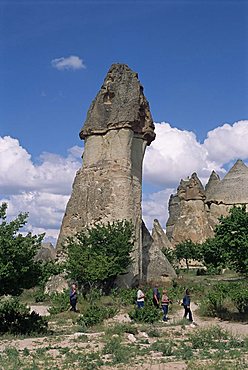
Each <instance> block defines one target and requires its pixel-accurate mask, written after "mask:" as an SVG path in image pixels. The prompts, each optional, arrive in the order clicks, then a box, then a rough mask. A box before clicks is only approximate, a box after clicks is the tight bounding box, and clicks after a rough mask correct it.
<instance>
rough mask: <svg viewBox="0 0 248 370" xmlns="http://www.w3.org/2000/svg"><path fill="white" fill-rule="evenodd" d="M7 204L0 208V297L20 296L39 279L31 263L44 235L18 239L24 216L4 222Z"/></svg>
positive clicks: (38, 272) (37, 269)
mask: <svg viewBox="0 0 248 370" xmlns="http://www.w3.org/2000/svg"><path fill="white" fill-rule="evenodd" d="M6 212H7V204H6V203H3V204H2V205H1V206H0V222H1V223H0V295H3V294H12V295H17V294H20V293H21V291H22V290H23V289H24V288H31V287H32V286H34V285H35V284H36V282H37V281H38V278H39V276H40V264H39V263H38V262H35V261H34V256H35V254H36V252H37V249H38V248H39V247H40V245H41V241H42V239H43V237H44V235H38V236H36V235H32V234H31V233H27V234H26V235H22V234H21V233H19V230H20V229H21V228H22V227H23V226H24V225H25V224H26V222H27V217H28V215H27V213H20V214H19V215H18V216H17V218H16V219H14V220H13V221H10V222H7V220H6V217H7V215H6Z"/></svg>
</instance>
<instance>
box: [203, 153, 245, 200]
mask: <svg viewBox="0 0 248 370" xmlns="http://www.w3.org/2000/svg"><path fill="white" fill-rule="evenodd" d="M207 201H215V202H217V203H224V204H245V203H248V167H247V166H246V165H245V164H244V162H243V161H242V160H240V159H238V160H237V162H236V163H235V164H234V165H233V167H232V168H231V169H230V171H229V172H228V173H227V174H226V176H225V177H224V178H223V179H222V180H221V181H220V182H219V183H218V184H217V185H216V186H215V187H214V188H212V189H211V190H210V191H208V193H207Z"/></svg>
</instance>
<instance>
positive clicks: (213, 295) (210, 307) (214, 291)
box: [200, 283, 229, 317]
mask: <svg viewBox="0 0 248 370" xmlns="http://www.w3.org/2000/svg"><path fill="white" fill-rule="evenodd" d="M228 291H229V288H228V286H227V284H223V283H219V284H216V285H215V286H214V287H212V288H211V290H209V291H208V292H207V293H206V294H205V296H204V298H203V299H202V300H201V302H200V311H201V314H202V315H205V316H212V317H214V316H218V314H220V313H221V312H224V311H226V309H225V307H224V300H225V298H226V297H227V296H228Z"/></svg>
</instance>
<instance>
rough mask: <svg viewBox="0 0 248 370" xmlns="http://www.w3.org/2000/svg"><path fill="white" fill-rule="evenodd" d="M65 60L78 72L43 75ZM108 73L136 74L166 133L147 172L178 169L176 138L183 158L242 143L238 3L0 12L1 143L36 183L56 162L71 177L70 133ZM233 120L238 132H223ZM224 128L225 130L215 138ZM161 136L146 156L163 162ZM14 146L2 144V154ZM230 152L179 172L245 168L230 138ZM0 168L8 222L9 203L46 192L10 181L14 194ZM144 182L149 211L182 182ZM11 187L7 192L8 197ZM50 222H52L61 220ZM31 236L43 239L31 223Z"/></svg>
mask: <svg viewBox="0 0 248 370" xmlns="http://www.w3.org/2000/svg"><path fill="white" fill-rule="evenodd" d="M70 56H76V57H78V60H80V61H81V66H82V67H85V68H78V69H75V68H69V69H63V68H62V69H58V68H56V66H54V64H52V61H54V60H56V59H59V58H65V59H66V58H69V57H70ZM113 62H120V63H126V64H128V65H129V66H130V67H131V68H132V69H133V70H135V71H137V72H138V74H139V78H140V80H141V83H142V84H143V86H144V88H145V95H146V97H147V98H148V100H149V103H150V107H151V111H152V115H153V118H154V121H155V122H158V123H159V122H167V123H170V128H169V130H170V133H173V135H174V136H173V135H172V136H173V137H174V138H175V146H174V147H173V145H172V147H171V148H170V153H169V154H168V151H167V152H166V153H167V154H166V153H165V152H164V154H162V157H163V158H165V157H166V156H167V157H166V160H165V162H164V167H160V168H159V169H158V173H159V171H163V172H165V173H166V170H167V167H166V165H167V163H168V161H169V159H171V158H172V159H173V158H174V157H173V153H174V154H175V158H179V157H177V155H178V152H180V150H181V149H180V148H182V146H180V148H178V146H177V144H176V143H178V140H179V138H181V139H180V140H181V141H180V143H182V142H183V143H184V144H185V145H183V148H184V149H185V150H186V147H187V145H189V146H190V150H191V149H192V146H194V145H196V147H197V148H198V146H199V145H202V144H203V143H204V140H206V138H207V135H208V133H209V132H214V134H213V135H212V137H213V136H214V137H215V139H216V138H217V137H218V138H219V141H218V140H217V139H216V141H215V144H216V145H219V143H220V140H222V141H221V142H222V144H223V142H226V136H225V134H223V132H225V133H226V132H229V134H230V131H231V132H236V134H234V135H231V136H230V135H229V136H228V137H229V139H228V140H229V141H230V140H232V138H231V137H233V138H234V137H236V136H237V137H238V138H240V137H241V136H242V137H243V139H244V138H246V137H248V136H246V135H247V124H248V122H247V121H246V120H247V118H248V2H247V1H238V0H236V1H228V0H227V1H211V0H208V1H201V0H195V1H187V0H185V1H177V0H174V1H166V0H165V1H145V0H143V1H117V0H116V1H104V0H103V1H94V0H92V1H39V0H38V1H28V0H27V1H21V0H20V1H11V0H8V1H0V67H1V68H0V69H1V72H0V73H1V81H2V83H1V86H0V99H1V107H0V136H1V137H2V138H4V137H6V136H10V137H11V138H12V139H17V140H18V144H16V146H15V145H14V146H15V148H16V150H19V149H20V148H23V150H24V151H26V153H28V155H30V156H31V158H29V159H28V158H27V157H28V155H26V154H25V153H24V152H23V151H21V149H20V152H22V154H23V153H24V154H25V155H24V154H23V155H24V157H25V158H26V159H25V160H26V161H28V160H29V161H31V162H30V163H31V164H32V166H34V167H32V168H33V170H34V169H36V170H37V168H38V169H39V176H40V169H41V167H40V166H42V165H43V167H46V166H48V163H49V165H51V164H52V163H53V164H54V163H56V166H58V163H60V164H61V163H62V162H63V161H64V162H63V166H64V167H63V168H65V166H68V168H69V167H70V166H71V167H70V169H71V174H70V176H71V177H72V178H73V177H74V175H72V173H73V174H74V173H75V168H76V167H77V166H78V165H80V155H79V153H80V150H79V148H78V147H83V142H81V141H80V140H79V137H78V133H79V131H80V128H81V126H82V124H83V122H84V119H85V117H86V113H87V110H88V108H89V105H90V103H91V101H92V99H93V98H94V97H95V95H96V93H97V91H98V90H99V88H100V86H101V84H102V81H103V79H104V77H105V75H106V73H107V70H108V68H109V67H110V65H111V64H112V63H113ZM238 121H242V122H243V123H242V124H241V125H238V126H235V127H234V123H235V122H238ZM224 124H229V126H225V127H226V129H222V130H219V131H214V130H216V129H218V128H220V127H223V125H224ZM162 127H163V128H164V130H165V131H166V130H167V129H168V127H167V126H165V125H164V126H162ZM166 127H167V128H166ZM237 127H238V128H237ZM240 127H241V128H240ZM173 130H174V131H173ZM163 132H164V131H163ZM166 132H167V131H166ZM188 132H193V133H194V134H195V135H196V137H195V139H192V137H191V139H190V140H191V141H190V140H189V141H187V140H185V137H186V136H187V138H189V135H188ZM220 132H221V133H222V134H221V135H220V136H218V135H219V133H220ZM186 134H187V135H186ZM185 135H186V136H185ZM235 135H236V136H235ZM162 137H164V136H163V135H162V134H161V136H160V141H159V140H158V144H157V145H158V146H157V148H156V149H157V151H160V150H161V151H162V152H163V150H164V149H163V148H164V147H165V146H166V138H165V139H164V140H165V141H162ZM220 137H221V139H220ZM158 139H159V138H158ZM192 140H193V142H194V144H192ZM233 140H234V139H233ZM210 141H211V140H210ZM243 141H244V140H243ZM13 143H14V142H13V141H8V142H7V141H6V140H5V141H2V148H3V147H4V148H5V153H9V152H8V150H10V148H11V147H12V148H13ZM173 143H174V142H173ZM187 143H188V144H187ZM190 143H191V144H190ZM229 144H230V142H229ZM234 144H235V143H232V142H231V145H234ZM154 145H155V144H154ZM234 146H235V145H234ZM236 146H237V148H236V149H235V148H234V149H233V152H232V155H229V156H227V157H225V155H224V157H225V160H224V159H223V160H220V156H221V155H222V157H223V153H225V148H224V149H223V151H222V152H221V153H218V155H215V154H214V153H212V154H211V156H210V157H211V158H210V157H208V164H207V165H206V163H205V162H206V158H205V157H204V158H205V159H204V158H202V157H201V155H200V156H198V154H195V156H196V157H198V159H199V158H202V161H203V162H204V160H205V162H204V164H203V165H202V166H201V165H200V163H198V162H197V164H196V161H195V160H191V159H192V158H191V157H190V158H191V159H189V162H190V166H189V167H187V166H186V169H187V170H188V171H191V170H192V172H193V171H194V169H196V170H198V171H199V169H200V170H201V169H202V168H203V167H204V169H205V170H204V171H202V173H201V174H200V175H201V176H202V178H204V177H207V175H208V174H209V171H210V167H211V166H212V167H213V166H216V167H217V169H219V170H220V172H221V171H223V173H224V170H225V168H227V167H228V165H230V163H233V161H235V160H236V159H237V157H241V158H242V159H244V160H247V158H248V153H247V151H246V148H245V144H242V143H239V139H237V140H236ZM243 146H244V147H243ZM247 146H248V145H247ZM73 147H74V149H72V150H71V149H70V148H73ZM209 147H211V146H210V145H207V143H206V145H205V146H204V150H205V151H207V153H209ZM18 148H19V149H18ZM173 148H175V149H173ZM177 148H178V152H177V153H176V150H177ZM202 148H203V147H202ZM202 148H201V149H202ZM0 149H1V147H0ZM149 149H150V148H149ZM68 150H71V151H69V152H68ZM3 152H4V151H3V149H2V153H3ZM12 152H13V150H12ZM44 152H45V153H46V154H44ZM196 152H197V151H196ZM210 152H211V150H210ZM51 153H53V155H52V154H51ZM68 153H69V154H68ZM72 153H73V155H72ZM160 154H161V153H160ZM207 155H208V154H207ZM150 156H151V150H150V152H148V154H147V158H148V159H147V164H146V166H145V168H146V167H147V168H148V167H149V166H148V164H149V158H150ZM4 158H5V159H4V160H5V162H4V163H5V164H4V168H5V169H6V171H7V172H8V174H7V175H6V176H5V178H4V180H2V187H1V182H0V194H2V199H7V200H8V199H9V200H10V211H11V212H12V213H14V212H15V211H17V206H14V203H13V196H17V195H18V194H19V196H20V193H21V192H22V194H23V193H25V192H29V194H30V192H31V193H32V192H35V194H37V192H38V191H39V192H41V193H45V192H47V191H48V190H47V189H48V187H47V183H46V184H45V188H46V190H44V189H42V186H41V184H42V181H40V182H39V187H38V188H39V189H38V188H35V185H34V184H35V182H34V181H33V185H32V186H31V185H30V186H29V187H28V186H27V187H25V186H24V187H23V188H22V186H21V179H20V178H19V179H16V183H15V177H14V176H12V178H11V180H9V182H8V181H7V180H6V178H7V177H8V176H9V172H10V171H15V165H16V163H15V160H14V159H13V162H12V164H11V166H9V167H8V166H7V165H6V160H7V159H6V158H7V156H6V155H5V157H4ZM22 158H23V157H22ZM179 161H180V159H179ZM65 162H66V165H65ZM0 163H1V161H0ZM20 163H24V162H20ZM25 163H26V162H25ZM30 163H29V165H31V164H30ZM175 163H178V162H177V161H175ZM175 165H176V164H175ZM20 166H21V165H20V164H19V168H20ZM194 166H195V167H196V168H195V167H194ZM24 167H25V166H24ZM182 167H184V168H185V164H183V165H182ZM25 168H26V169H27V168H28V166H26V167H25ZM178 168H181V167H180V165H179V166H178ZM29 171H30V169H29ZM68 171H69V170H68ZM2 172H3V171H2ZM146 173H148V175H147V176H146V175H145V183H144V193H145V194H146V196H147V197H148V198H149V197H150V198H149V199H150V200H151V199H153V198H151V197H154V196H155V197H156V194H158V192H161V191H166V189H167V193H168V194H169V192H170V191H171V190H172V189H174V188H175V186H176V184H177V183H178V181H179V180H180V178H181V176H184V175H185V173H184V172H183V171H182V172H180V171H179V170H178V171H175V174H174V178H173V179H171V180H170V181H167V180H166V179H165V180H164V182H159V181H157V180H156V176H157V178H159V174H158V173H156V174H154V173H152V174H150V177H149V170H146ZM190 174H191V173H189V175H190ZM26 176H27V175H26ZM35 176H38V175H37V174H36V175H34V177H35ZM70 176H69V177H70ZM10 177H11V176H10ZM71 177H70V180H68V183H66V185H65V186H67V187H68V188H66V189H67V190H65V189H64V190H62V186H61V189H60V188H56V189H55V185H54V188H53V190H52V192H53V194H57V195H59V194H60V195H63V196H64V195H66V194H67V196H68V193H69V191H70V185H69V183H70V184H71V181H72V179H71ZM44 178H46V176H45V175H44ZM153 180H154V181H153ZM44 181H47V180H46V179H45V180H44ZM49 181H50V180H49ZM3 182H4V184H3ZM51 182H52V180H51ZM7 188H8V190H6V189H7ZM12 188H13V189H15V190H14V191H13V192H12V193H11V191H10V190H9V189H12ZM49 189H50V190H51V186H50V188H49ZM68 189H69V190H68ZM167 193H166V194H167ZM166 196H167V197H168V195H166ZM11 197H12V198H11ZM11 201H12V207H11ZM23 202H24V201H23ZM23 202H22V203H21V205H22V206H25V205H26V203H25V202H24V203H23ZM64 202H65V201H64ZM19 206H20V205H19ZM62 208H63V207H62ZM155 208H156V207H155ZM144 209H145V207H144ZM24 210H25V209H24ZM30 212H31V213H32V210H31V208H30ZM59 212H60V213H61V214H62V213H63V209H60V211H59ZM154 213H156V211H155V212H154ZM31 217H32V215H31ZM149 220H150V219H149ZM54 222H55V221H54ZM147 222H148V223H149V222H150V221H147ZM55 223H56V222H55ZM58 223H59V222H58V221H57V226H56V227H57V228H58ZM39 225H40V228H42V221H40V223H39ZM53 227H55V226H53ZM37 228H38V226H37Z"/></svg>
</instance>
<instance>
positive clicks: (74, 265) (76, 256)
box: [64, 220, 134, 291]
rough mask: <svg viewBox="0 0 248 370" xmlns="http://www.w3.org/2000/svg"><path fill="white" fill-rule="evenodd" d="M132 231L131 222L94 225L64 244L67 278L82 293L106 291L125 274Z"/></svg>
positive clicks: (130, 248) (130, 260)
mask: <svg viewBox="0 0 248 370" xmlns="http://www.w3.org/2000/svg"><path fill="white" fill-rule="evenodd" d="M133 245H134V228H133V225H132V223H131V222H129V221H126V220H123V221H115V222H113V223H107V224H95V225H94V226H93V227H91V228H88V229H84V230H82V231H81V232H79V233H77V234H76V235H75V236H73V237H68V238H67V241H66V243H65V245H64V249H65V251H66V252H67V255H68V256H67V270H68V273H69V276H70V278H71V279H73V280H76V281H78V283H79V284H80V285H82V286H83V287H84V289H85V290H87V289H91V288H92V287H96V288H98V287H103V288H104V289H105V290H106V291H108V290H109V289H110V288H111V287H112V285H113V282H114V280H115V279H116V277H117V276H118V275H121V274H125V273H126V272H127V271H128V267H129V265H130V264H131V262H132V257H131V252H132V251H133Z"/></svg>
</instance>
